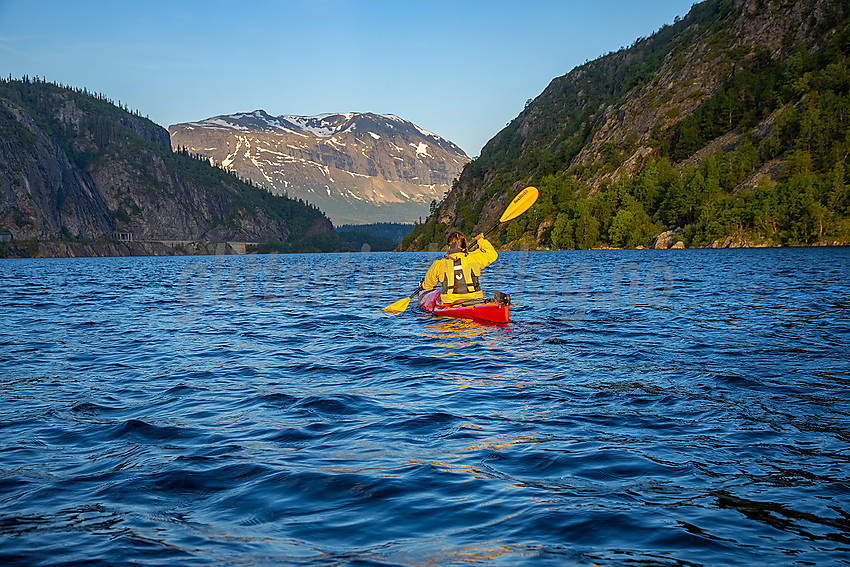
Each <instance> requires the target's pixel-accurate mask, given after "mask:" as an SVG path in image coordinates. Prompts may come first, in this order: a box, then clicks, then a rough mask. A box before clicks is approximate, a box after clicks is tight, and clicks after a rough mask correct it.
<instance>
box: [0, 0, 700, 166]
mask: <svg viewBox="0 0 850 567" xmlns="http://www.w3.org/2000/svg"><path fill="white" fill-rule="evenodd" d="M693 3H694V2H693V0H649V1H636V0H628V1H626V0H580V1H579V0H576V1H574V0H525V1H520V0H513V1H503V0H468V1H466V0H452V1H448V0H421V1H408V0H374V1H372V0H277V1H273V0H263V1H254V2H252V1H250V0H245V1H242V2H234V1H230V2H221V1H219V0H166V1H163V0H132V1H130V0H127V1H125V0H111V1H107V0H93V1H87V0H0V74H1V75H2V76H4V77H8V76H9V75H11V76H12V77H14V78H19V77H21V76H23V75H29V76H31V77H32V76H39V77H43V78H45V79H47V80H48V81H53V82H58V83H62V84H67V85H71V86H74V87H85V88H87V89H89V90H90V91H94V92H99V93H102V94H104V95H106V96H107V97H109V98H111V99H113V100H115V101H116V102H117V101H121V103H122V104H126V105H127V106H128V107H129V108H130V109H132V110H138V111H139V112H141V114H142V115H146V116H149V117H150V118H151V119H152V120H153V121H154V122H156V123H158V124H160V125H162V126H165V127H168V126H169V125H170V124H174V123H177V122H189V121H194V120H202V119H204V118H209V117H211V116H216V115H219V114H232V113H236V112H245V111H252V110H256V109H260V108H261V109H264V110H266V111H267V112H269V113H270V114H273V115H280V114H295V115H305V116H312V115H316V114H323V113H327V112H375V113H379V114H396V115H398V116H400V117H402V118H405V119H407V120H410V121H412V122H414V123H415V124H416V125H417V126H419V127H421V128H424V129H426V130H430V131H431V132H434V133H435V134H438V135H440V136H442V137H444V138H446V139H448V140H451V141H452V142H454V143H456V144H458V145H459V146H460V147H461V148H462V149H463V150H464V151H465V152H466V153H467V154H468V155H469V156H470V157H475V156H477V155H478V154H479V153H480V151H481V148H482V147H483V145H484V144H485V143H486V142H487V141H488V140H489V139H490V138H492V137H493V136H495V135H496V134H497V133H498V132H499V131H500V130H501V129H502V128H504V126H505V124H507V123H508V122H510V121H511V120H512V119H513V118H514V117H516V116H517V115H518V114H519V113H520V111H521V110H522V109H523V107H524V105H525V102H526V101H527V100H528V99H531V98H534V97H536V96H537V95H538V94H540V93H541V92H542V91H543V89H544V88H546V86H547V85H548V84H549V82H550V81H551V80H552V79H554V78H555V77H558V76H561V75H564V74H566V73H567V72H569V71H570V70H571V69H573V68H574V67H576V66H577V65H581V64H582V63H584V62H585V61H587V60H592V59H595V58H597V57H599V56H600V55H604V54H605V53H608V52H610V51H616V50H618V49H619V48H620V47H624V46H628V45H631V44H632V43H633V42H634V40H635V39H637V38H638V37H645V36H648V35H651V34H652V33H653V32H655V31H657V30H658V29H659V28H660V27H661V26H662V25H664V24H665V23H666V24H670V23H673V20H674V18H675V17H676V16H680V17H683V16H684V15H685V14H687V12H688V10H689V9H690V7H691V5H692V4H693Z"/></svg>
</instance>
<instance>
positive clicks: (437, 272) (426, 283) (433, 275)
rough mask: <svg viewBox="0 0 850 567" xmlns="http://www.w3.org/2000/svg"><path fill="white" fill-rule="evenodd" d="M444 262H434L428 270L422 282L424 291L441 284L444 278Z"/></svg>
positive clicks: (440, 260)
mask: <svg viewBox="0 0 850 567" xmlns="http://www.w3.org/2000/svg"><path fill="white" fill-rule="evenodd" d="M442 261H443V260H442V259H438V260H434V263H433V264H431V267H430V268H428V271H427V272H426V273H425V278H424V279H423V280H422V289H424V290H429V289H431V288H433V287H434V286H436V285H437V284H438V283H440V279H441V278H442V276H443V270H442V269H440V268H441V264H442Z"/></svg>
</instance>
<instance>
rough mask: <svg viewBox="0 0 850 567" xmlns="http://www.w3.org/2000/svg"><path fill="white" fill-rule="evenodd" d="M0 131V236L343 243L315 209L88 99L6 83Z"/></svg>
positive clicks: (33, 84) (1, 89) (0, 91)
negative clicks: (176, 146)
mask: <svg viewBox="0 0 850 567" xmlns="http://www.w3.org/2000/svg"><path fill="white" fill-rule="evenodd" d="M0 132H2V138H0V139H2V142H0V229H2V230H3V231H6V232H9V233H11V235H12V238H13V239H14V241H15V242H20V241H28V240H29V241H33V242H45V241H63V242H65V243H80V242H84V241H85V242H91V241H107V242H110V241H115V239H116V238H120V239H126V240H132V241H134V242H142V241H170V242H195V243H210V242H223V241H242V242H266V241H268V240H275V241H279V242H290V243H295V242H298V241H299V240H302V239H304V238H306V237H308V236H311V235H316V234H327V235H328V236H329V237H330V238H332V239H336V236H335V234H334V232H333V227H332V225H331V223H330V221H329V220H328V219H327V218H326V217H325V216H324V215H323V214H322V213H321V212H320V211H318V210H317V209H316V208H315V207H310V206H308V205H306V204H304V203H299V202H297V201H294V200H292V199H287V198H283V197H274V196H272V195H269V194H268V192H266V191H264V190H262V189H259V188H256V187H251V186H248V185H246V184H245V183H243V182H242V181H240V180H238V179H237V178H235V177H234V176H233V175H232V174H228V173H226V172H224V171H221V170H220V169H218V168H214V167H211V166H210V165H209V164H208V163H206V162H203V161H199V160H197V159H193V158H192V157H190V156H187V155H184V154H179V153H174V152H172V151H171V145H170V144H171V142H170V137H169V135H168V132H167V131H166V130H165V129H163V128H161V127H159V126H157V125H156V124H154V123H152V122H150V121H149V120H147V119H145V118H142V117H141V116H138V115H136V114H133V113H130V112H127V111H126V109H121V108H118V107H116V106H115V105H113V104H111V103H109V102H108V101H106V100H104V99H102V98H100V97H96V96H92V95H90V94H88V93H86V92H81V91H77V90H71V89H67V88H63V87H59V86H56V85H53V84H50V83H44V82H40V81H30V80H29V79H25V80H22V81H5V80H4V81H2V83H1V84H0ZM342 246H343V247H344V245H342ZM213 248H214V247H213ZM44 249H55V247H54V248H50V247H45V248H44ZM65 249H66V250H67V247H65ZM101 249H103V248H101ZM305 249H310V247H309V246H306V248H305ZM125 252H126V251H125ZM83 253H85V252H83ZM115 253H120V251H118V252H115Z"/></svg>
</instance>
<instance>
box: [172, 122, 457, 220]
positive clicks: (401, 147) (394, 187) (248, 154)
mask: <svg viewBox="0 0 850 567" xmlns="http://www.w3.org/2000/svg"><path fill="white" fill-rule="evenodd" d="M169 132H170V134H171V144H172V146H173V147H174V148H175V149H183V148H185V149H186V150H187V151H188V152H189V153H191V154H195V155H198V156H202V157H203V158H206V159H209V160H210V161H211V162H212V163H214V164H216V165H219V166H221V167H223V168H226V169H229V170H232V171H234V172H235V173H236V174H237V175H238V176H239V177H240V178H244V179H250V180H252V181H253V182H255V183H256V184H258V185H260V186H262V187H265V188H266V189H268V190H269V191H271V192H272V193H274V194H277V195H283V194H286V195H289V196H290V197H294V198H299V199H303V200H305V201H307V202H309V203H311V204H314V205H316V206H318V207H319V208H320V209H321V210H323V211H324V212H325V213H326V214H327V215H328V216H329V217H330V218H331V219H332V220H333V221H334V223H336V224H347V223H350V224H362V223H372V222H413V221H418V220H419V219H420V218H421V217H424V216H427V215H428V213H429V207H430V204H431V202H432V201H434V200H436V201H439V200H441V199H442V198H443V196H444V195H445V193H446V191H447V190H448V189H449V188H450V187H451V185H452V183H453V181H454V180H455V179H456V178H457V177H458V176H459V175H460V172H461V171H462V169H463V166H464V165H465V164H466V163H467V162H468V161H469V158H468V157H467V156H466V154H464V152H463V150H461V149H460V148H459V147H457V146H456V145H454V144H452V143H451V142H449V141H447V140H444V139H442V138H440V137H439V136H437V135H435V134H432V133H431V132H427V131H425V130H422V129H421V128H419V127H417V126H415V125H414V124H412V123H411V122H408V121H406V120H403V119H401V118H399V117H397V116H392V115H376V114H368V113H365V114H363V113H348V114H326V115H321V116H312V117H303V116H270V115H269V114H267V113H266V112H264V111H262V110H256V111H254V112H251V113H245V114H234V115H228V116H217V117H215V118H210V119H207V120H202V121H200V122H190V123H184V124H175V125H172V126H170V127H169Z"/></svg>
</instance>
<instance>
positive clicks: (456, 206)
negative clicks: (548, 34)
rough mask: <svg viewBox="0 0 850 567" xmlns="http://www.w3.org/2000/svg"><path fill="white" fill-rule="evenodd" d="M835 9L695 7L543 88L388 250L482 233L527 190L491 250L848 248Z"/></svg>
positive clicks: (843, 82)
mask: <svg viewBox="0 0 850 567" xmlns="http://www.w3.org/2000/svg"><path fill="white" fill-rule="evenodd" d="M848 4H850V3H848V2H846V1H841V0H797V1H794V2H786V1H776V0H774V1H767V0H734V1H732V0H708V1H705V2H702V3H699V4H696V5H694V6H693V8H692V10H691V11H690V13H689V14H688V15H687V16H685V17H684V18H682V19H677V21H676V22H675V23H674V24H672V25H668V26H664V27H663V28H662V29H661V30H659V31H658V32H656V33H655V34H653V35H651V36H650V37H647V38H639V39H637V40H636V41H635V43H634V44H633V45H632V46H631V47H629V48H627V49H622V50H620V51H617V52H615V53H609V54H608V55H606V56H603V57H601V58H599V59H597V60H595V61H591V62H588V63H586V64H584V65H582V66H580V67H577V68H576V69H573V70H572V71H571V72H570V73H568V74H567V75H564V76H562V77H559V78H556V79H554V80H553V81H552V82H551V83H550V85H549V86H548V87H547V88H546V89H545V90H544V91H543V92H542V93H541V94H540V95H539V96H538V97H537V98H536V99H534V100H533V101H532V102H530V103H529V104H528V105H527V106H526V108H525V110H524V111H523V112H522V113H521V114H520V115H519V116H517V118H516V119H514V120H513V121H512V122H511V123H510V124H509V125H508V126H507V127H506V128H505V129H504V130H502V131H501V132H499V133H498V134H497V135H496V136H495V137H494V138H493V139H492V140H490V142H489V143H488V144H487V145H486V146H485V148H484V149H483V150H482V153H481V157H480V158H478V159H476V160H474V161H473V162H471V163H470V164H469V165H467V167H466V168H465V169H464V172H463V174H462V175H461V178H460V181H459V183H458V185H457V187H456V188H455V189H453V190H452V191H451V192H450V193H449V194H448V195H447V196H446V199H445V201H444V202H443V203H442V204H441V206H440V207H439V208H438V209H437V211H436V212H435V214H434V215H433V216H431V217H429V218H428V220H427V222H426V223H425V224H423V225H420V226H418V227H417V229H416V230H415V231H414V232H413V233H412V234H411V235H410V236H409V238H407V239H406V240H405V242H404V243H403V248H405V249H421V248H424V247H427V245H428V243H429V242H431V241H436V242H440V241H441V238H443V234H444V232H445V229H446V228H448V227H455V228H459V229H461V230H464V231H467V232H475V231H477V230H481V229H482V228H484V227H486V226H488V225H489V224H490V223H492V222H493V221H494V220H495V219H497V218H498V216H499V214H500V213H501V210H502V208H503V207H504V205H505V203H506V202H507V200H508V199H509V198H510V197H512V196H513V195H514V194H516V192H518V191H519V189H521V188H522V187H523V186H525V185H528V184H534V185H538V186H539V188H540V189H541V198H540V201H539V202H538V205H537V206H536V207H535V208H534V210H532V211H531V213H530V214H528V215H526V216H525V217H523V218H522V219H520V220H518V221H516V222H514V223H512V224H511V225H509V226H508V227H502V230H501V232H500V233H499V234H497V235H496V236H495V239H496V240H497V241H499V242H501V243H502V245H503V246H514V245H518V243H519V242H520V241H525V242H526V243H528V244H529V245H530V246H532V247H534V246H538V247H556V248H586V247H594V246H615V247H622V246H638V245H641V246H649V245H652V244H653V242H654V239H655V237H656V236H657V235H658V234H660V233H662V232H665V231H671V230H676V229H679V234H681V235H682V236H681V237H680V238H679V240H680V241H684V242H686V243H687V244H688V245H695V246H697V245H698V246H707V245H716V244H717V243H718V242H719V243H720V244H721V245H722V244H723V243H724V242H727V241H728V239H729V237H732V236H735V237H736V238H737V239H738V240H735V241H736V242H750V241H758V242H760V243H765V244H799V243H814V242H819V241H829V240H839V241H843V240H847V239H848V238H850V235H848V228H850V224H848V222H847V217H848V216H850V211H848V209H847V207H848V196H847V190H846V185H847V179H845V177H846V176H845V173H844V172H845V171H846V168H845V165H846V164H845V163H844V162H845V158H844V156H846V155H847V151H846V150H847V149H850V148H848V147H846V146H847V142H846V139H845V138H846V136H845V135H846V134H847V133H848V124H847V121H846V119H845V118H844V115H845V111H846V110H847V106H848V100H847V96H848V90H850V80H848V76H850V75H848V69H847V67H848V55H849V54H850V43H848V38H850V34H848V19H847V18H848V16H850V5H848ZM813 128H815V129H816V130H819V131H820V132H821V135H820V136H819V137H818V139H817V140H814V138H813V134H812V131H813ZM837 156H840V157H837ZM807 163H808V165H806V164H807ZM839 170H840V171H839ZM801 191H802V195H801V194H800V193H801ZM771 203H773V204H771ZM771 207H772V209H771ZM767 209H771V210H770V211H768V212H764V210H767ZM758 210H762V211H763V212H764V214H761V213H759V212H758ZM733 240H734V239H733Z"/></svg>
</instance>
